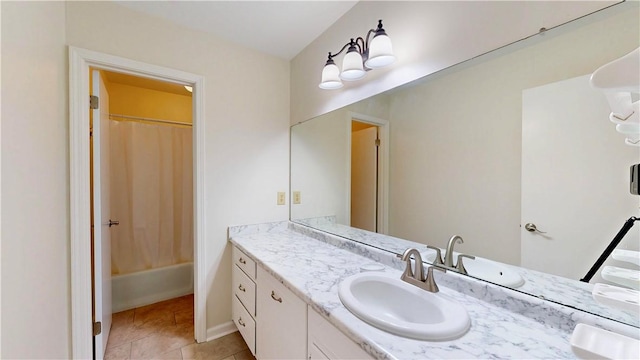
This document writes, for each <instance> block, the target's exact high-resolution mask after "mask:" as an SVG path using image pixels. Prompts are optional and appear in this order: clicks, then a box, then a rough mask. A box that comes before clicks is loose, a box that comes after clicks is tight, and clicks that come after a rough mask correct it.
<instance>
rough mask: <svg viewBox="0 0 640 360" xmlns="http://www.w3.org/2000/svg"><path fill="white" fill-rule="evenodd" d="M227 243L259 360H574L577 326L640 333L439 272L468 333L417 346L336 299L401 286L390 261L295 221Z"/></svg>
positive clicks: (238, 299) (395, 262) (243, 233)
mask: <svg viewBox="0 0 640 360" xmlns="http://www.w3.org/2000/svg"><path fill="white" fill-rule="evenodd" d="M229 241H230V242H231V243H232V244H233V246H234V249H233V257H234V259H233V260H234V261H233V262H234V264H233V265H232V266H233V273H234V279H233V295H232V297H233V299H232V300H233V304H234V305H233V320H234V322H235V323H236V325H237V326H238V328H239V329H240V332H241V333H242V335H243V337H244V339H245V340H246V341H247V344H248V345H249V347H250V349H251V350H252V352H253V353H254V354H255V355H256V356H257V357H258V358H303V357H304V358H311V359H325V358H375V359H410V358H421V359H428V358H433V359H436V358H437V359H442V358H514V359H515V358H575V355H574V354H573V353H572V351H571V346H570V343H569V339H570V336H571V332H572V331H573V329H574V328H575V326H576V324H577V323H578V322H580V323H586V324H590V325H594V326H597V327H600V328H605V329H609V330H612V331H616V332H619V333H625V334H627V335H633V334H635V336H636V337H637V336H638V328H636V327H632V326H628V325H625V324H622V323H618V322H616V321H611V320H608V319H604V318H602V317H598V316H594V315H592V314H589V313H586V312H582V311H579V310H576V309H572V308H569V307H565V306H562V305H559V304H555V303H552V302H548V301H545V300H542V299H538V298H535V297H531V296H528V295H523V294H520V293H518V292H515V291H512V290H508V289H504V288H502V287H499V286H496V285H493V284H489V283H487V282H483V281H479V280H476V279H473V278H470V277H466V276H461V275H459V274H454V273H452V272H448V273H446V274H441V273H439V272H438V273H437V274H435V278H436V282H437V284H438V286H439V288H440V293H442V294H443V296H445V297H447V298H449V299H451V300H452V301H455V302H457V303H459V304H461V305H462V306H463V307H464V308H465V309H466V311H467V312H468V314H469V317H470V319H471V326H470V328H469V330H468V331H467V332H466V333H465V334H463V335H462V336H460V337H458V338H456V339H454V340H447V341H424V340H414V339H411V338H407V337H402V336H397V335H393V334H391V333H389V332H387V331H384V330H380V329H378V328H376V327H374V326H371V325H369V324H367V323H366V322H364V321H362V320H360V319H359V318H358V317H356V316H355V315H353V314H352V313H351V312H350V311H349V310H347V308H345V307H344V305H343V304H342V302H341V301H340V298H339V296H338V288H339V285H340V283H341V282H342V281H343V280H344V279H346V278H348V277H350V276H352V275H354V274H358V273H361V272H363V271H370V270H371V269H376V268H377V269H378V270H377V271H379V272H381V273H385V274H390V275H391V276H397V278H398V279H399V278H400V276H401V274H402V272H401V269H403V268H404V266H405V263H404V262H402V261H401V260H400V259H399V258H397V257H396V256H395V255H394V254H392V253H389V252H386V251H382V250H378V249H375V248H372V247H370V246H365V245H362V244H359V243H356V242H353V241H350V240H347V239H343V238H340V237H337V236H334V235H331V234H327V233H323V232H320V231H317V230H314V229H311V228H308V227H304V226H302V225H299V224H295V223H290V222H282V223H272V224H261V225H252V226H238V227H231V228H229ZM371 265H375V266H371ZM241 289H245V290H246V291H243V290H241ZM253 289H255V290H253ZM253 304H255V307H254V305H253Z"/></svg>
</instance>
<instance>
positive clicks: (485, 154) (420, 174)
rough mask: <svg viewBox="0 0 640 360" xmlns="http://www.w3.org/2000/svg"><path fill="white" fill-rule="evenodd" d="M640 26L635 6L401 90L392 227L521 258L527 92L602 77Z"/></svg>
mask: <svg viewBox="0 0 640 360" xmlns="http://www.w3.org/2000/svg"><path fill="white" fill-rule="evenodd" d="M639 28H640V23H639V18H638V12H637V8H636V9H630V10H628V11H625V12H623V13H620V14H618V15H615V16H612V17H610V18H607V19H605V20H601V21H597V22H595V23H593V24H591V25H588V26H584V27H581V28H579V29H576V30H574V31H571V32H569V33H567V34H564V35H560V36H556V37H553V38H549V39H547V40H546V41H544V42H541V43H538V44H535V45H532V46H529V47H526V48H523V49H521V50H519V51H516V52H513V53H510V54H508V55H505V56H501V57H498V58H495V59H493V60H489V61H486V62H483V63H480V64H477V65H474V66H471V67H467V68H464V69H462V70H459V71H456V72H453V73H450V74H447V75H444V76H436V77H435V78H434V79H432V80H429V81H426V82H425V83H423V84H422V85H418V86H414V87H411V88H410V89H407V90H403V91H399V92H397V93H395V94H393V95H392V96H391V100H390V101H391V110H390V116H391V144H392V146H391V154H390V156H391V179H390V184H391V188H390V199H391V201H390V206H391V209H390V214H391V215H390V225H389V226H390V233H391V234H392V235H394V236H398V237H401V238H406V239H410V240H414V241H420V242H424V243H429V244H431V245H438V246H441V247H442V246H444V245H445V244H446V241H447V239H448V238H449V237H450V236H452V235H453V234H459V235H461V236H462V237H463V238H464V239H465V240H466V241H465V244H464V245H462V246H460V247H459V248H458V250H459V251H463V252H467V253H471V254H474V255H478V256H482V257H488V258H492V259H496V260H498V261H502V262H506V263H511V264H519V262H520V231H521V230H520V227H519V225H520V211H521V209H520V204H521V199H520V196H521V165H522V161H521V148H522V137H521V136H522V90H524V89H528V88H532V87H535V86H540V85H543V84H548V83H552V82H556V81H559V80H563V79H568V78H573V77H576V76H579V75H584V74H589V73H592V72H593V71H594V70H595V69H596V68H598V67H599V66H600V65H602V64H605V63H607V62H609V61H611V60H613V59H615V58H618V57H620V56H623V55H625V54H627V53H629V52H631V51H632V50H633V49H635V48H637V47H638V46H640V34H639V33H638V31H637V29H639ZM548 35H551V34H548ZM602 121H607V119H603V120H602ZM585 160H586V159H585ZM550 161H553V160H552V159H550ZM622 190H624V189H622ZM629 216H630V215H629ZM623 220H624V219H621V221H623ZM613 235H614V234H612V235H611V236H613ZM496 249H499V251H496Z"/></svg>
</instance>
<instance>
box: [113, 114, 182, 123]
mask: <svg viewBox="0 0 640 360" xmlns="http://www.w3.org/2000/svg"><path fill="white" fill-rule="evenodd" d="M109 117H115V118H121V119H129V120H139V121H148V122H156V123H161V124H172V125H182V126H192V124H189V123H184V122H180V121H173V120H163V119H153V118H147V117H140V116H130V115H122V114H109Z"/></svg>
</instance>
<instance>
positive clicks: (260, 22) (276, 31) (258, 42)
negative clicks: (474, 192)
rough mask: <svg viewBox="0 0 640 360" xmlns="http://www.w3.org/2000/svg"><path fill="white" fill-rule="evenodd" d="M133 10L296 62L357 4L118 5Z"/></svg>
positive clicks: (204, 2)
mask: <svg viewBox="0 0 640 360" xmlns="http://www.w3.org/2000/svg"><path fill="white" fill-rule="evenodd" d="M117 3H118V4H120V5H122V6H125V7H127V8H130V9H133V10H136V11H139V12H142V13H145V14H147V15H151V16H155V17H159V18H162V19H165V20H168V21H171V22H173V23H176V24H179V25H182V26H184V27H187V28H191V29H194V30H199V31H204V32H207V33H210V34H214V35H216V36H218V37H220V38H223V39H225V40H227V41H230V42H234V43H237V44H240V45H243V46H246V47H249V48H252V49H255V50H258V51H261V52H264V53H267V54H271V55H275V56H278V57H280V58H283V59H286V60H291V59H292V58H293V57H295V56H296V55H297V54H298V53H299V52H300V51H302V49H304V48H305V47H306V46H307V45H309V44H310V43H311V42H312V41H313V40H314V39H316V38H317V37H318V36H320V34H322V33H323V32H324V31H325V30H327V29H328V28H329V27H330V26H331V25H332V24H333V23H334V22H336V20H338V19H339V18H340V17H341V16H342V15H344V14H345V13H346V12H347V11H349V10H350V9H351V8H352V7H353V6H354V5H355V4H356V3H357V1H117Z"/></svg>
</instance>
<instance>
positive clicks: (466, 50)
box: [291, 1, 615, 124]
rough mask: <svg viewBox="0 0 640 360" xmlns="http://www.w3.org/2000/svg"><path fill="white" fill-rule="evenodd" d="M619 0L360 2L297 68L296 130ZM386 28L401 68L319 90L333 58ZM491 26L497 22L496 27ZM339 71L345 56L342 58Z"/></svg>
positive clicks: (298, 60)
mask: <svg viewBox="0 0 640 360" xmlns="http://www.w3.org/2000/svg"><path fill="white" fill-rule="evenodd" d="M612 3H615V1H599V2H598V1H594V2H587V1H573V2H566V1H563V2H560V1H558V2H551V1H528V2H524V1H494V2H486V1H477V2H467V1H456V2H454V1H422V2H420V1H404V2H397V1H361V2H359V3H358V4H356V5H355V6H354V7H353V8H352V9H351V10H349V11H348V12H347V13H346V14H345V15H344V16H342V17H341V18H340V19H339V20H338V21H336V22H335V23H334V24H333V25H332V26H331V27H330V28H329V29H328V30H327V31H325V32H324V33H323V34H322V35H321V36H320V37H318V38H317V39H316V40H315V41H314V42H312V43H311V44H310V45H309V46H307V47H306V48H305V49H304V50H303V51H302V52H301V53H300V54H298V55H297V56H296V57H295V58H294V59H293V60H292V61H291V122H292V124H295V123H298V122H300V121H304V120H307V119H310V118H312V117H315V116H318V115H321V114H325V113H327V112H329V111H332V110H335V109H338V108H341V107H343V106H345V105H348V104H351V103H354V102H356V101H359V100H362V99H364V98H367V97H369V96H372V95H375V94H379V93H381V92H383V91H385V90H388V89H391V88H394V87H396V86H398V85H402V84H404V83H407V82H409V81H412V80H415V79H418V78H420V77H423V76H425V75H427V74H431V73H434V72H436V71H438V70H441V69H444V68H446V67H449V66H451V65H454V64H456V63H459V62H461V61H463V60H466V59H469V58H472V57H474V56H477V55H480V54H482V53H484V52H486V51H489V50H492V49H495V48H497V47H500V46H503V45H506V44H509V43H511V42H513V41H516V40H518V39H521V38H523V37H525V36H529V35H532V34H535V33H537V32H538V30H539V29H540V28H541V27H546V28H551V27H553V26H556V25H558V24H561V23H564V22H566V21H568V20H570V19H574V18H576V17H578V16H581V15H584V14H588V13H590V12H592V11H595V10H597V9H600V8H604V7H605V6H607V5H609V4H612ZM378 19H382V20H383V21H384V25H385V29H386V30H387V33H388V34H389V37H390V38H391V40H392V42H393V48H394V52H395V55H396V57H397V61H396V63H395V64H393V65H391V66H389V67H387V68H383V69H378V70H374V71H371V72H369V73H368V74H367V76H366V78H365V79H363V80H360V81H357V82H351V83H348V82H345V86H344V88H342V89H340V90H335V91H327V90H321V89H319V88H318V83H319V82H320V74H321V71H322V67H323V66H324V63H325V61H326V58H327V52H329V51H332V52H334V53H335V52H336V51H338V50H339V49H340V47H341V46H342V45H344V44H345V43H346V42H347V41H349V38H351V37H357V36H365V35H366V31H367V30H369V29H371V28H374V27H375V26H376V25H377V20H378ZM489 19H490V20H489ZM336 59H337V62H336V63H338V64H339V66H340V61H342V56H340V57H338V58H336Z"/></svg>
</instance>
